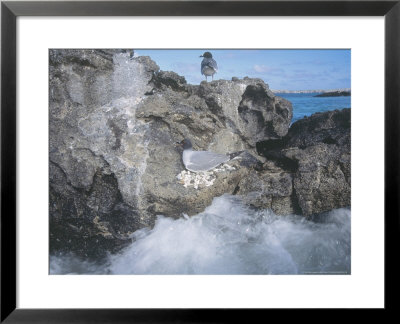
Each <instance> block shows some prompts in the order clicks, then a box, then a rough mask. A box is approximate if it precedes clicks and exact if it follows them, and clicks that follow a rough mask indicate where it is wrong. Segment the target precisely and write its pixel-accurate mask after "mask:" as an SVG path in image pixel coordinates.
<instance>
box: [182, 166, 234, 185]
mask: <svg viewBox="0 0 400 324" xmlns="http://www.w3.org/2000/svg"><path fill="white" fill-rule="evenodd" d="M232 170H236V169H235V168H234V167H232V166H230V165H228V164H222V165H221V166H220V167H218V168H215V169H213V170H211V171H204V172H191V171H187V170H183V171H182V172H181V173H179V174H178V175H177V176H176V177H177V179H178V180H180V181H179V182H180V183H182V184H183V186H184V187H185V188H188V187H193V188H194V189H199V187H200V186H201V187H210V186H212V185H213V184H214V181H215V179H216V178H217V177H216V175H215V174H216V173H218V172H224V171H232Z"/></svg>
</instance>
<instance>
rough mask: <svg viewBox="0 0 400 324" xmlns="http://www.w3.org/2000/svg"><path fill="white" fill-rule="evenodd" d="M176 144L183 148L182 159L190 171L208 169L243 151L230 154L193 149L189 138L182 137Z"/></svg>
mask: <svg viewBox="0 0 400 324" xmlns="http://www.w3.org/2000/svg"><path fill="white" fill-rule="evenodd" d="M176 144H177V145H179V146H181V147H182V148H183V154H182V161H183V164H184V165H185V168H186V170H189V171H192V172H205V171H209V170H211V169H214V168H216V167H217V166H219V165H220V164H222V163H225V162H228V161H230V160H232V159H233V158H235V157H237V156H238V155H240V154H241V153H243V151H239V152H235V153H231V154H219V153H214V152H210V151H193V147H192V142H190V140H189V139H184V140H183V141H181V142H178V143H176Z"/></svg>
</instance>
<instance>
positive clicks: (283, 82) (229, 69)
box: [135, 49, 351, 90]
mask: <svg viewBox="0 0 400 324" xmlns="http://www.w3.org/2000/svg"><path fill="white" fill-rule="evenodd" d="M206 51H209V52H211V53H212V55H213V58H214V59H215V60H216V61H217V64H218V73H217V74H215V75H214V80H218V79H224V80H231V79H232V77H238V78H243V77H245V76H248V77H252V78H261V79H263V80H264V81H265V82H266V83H267V84H269V87H270V89H272V90H316V89H322V90H328V89H342V88H350V87H351V78H350V73H351V67H350V63H351V51H350V50H339V49H338V50H323V49H322V50H258V49H257V50H248V49H246V50H231V49H223V50H213V49H196V50H146V49H137V50H135V53H136V55H140V56H142V55H143V56H150V57H151V58H152V59H153V60H154V61H155V62H156V63H157V64H158V66H159V67H160V69H161V70H164V71H174V72H176V73H178V74H179V75H183V76H184V77H185V78H186V81H187V82H188V83H191V84H199V83H200V82H201V81H203V80H205V77H204V76H203V75H201V72H200V63H201V60H202V57H199V56H200V55H202V54H203V53H204V52H206ZM210 79H211V78H210V77H209V80H210Z"/></svg>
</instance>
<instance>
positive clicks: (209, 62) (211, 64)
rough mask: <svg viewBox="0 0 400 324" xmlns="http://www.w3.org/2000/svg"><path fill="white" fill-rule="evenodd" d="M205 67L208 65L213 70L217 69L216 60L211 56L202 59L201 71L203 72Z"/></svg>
mask: <svg viewBox="0 0 400 324" xmlns="http://www.w3.org/2000/svg"><path fill="white" fill-rule="evenodd" d="M206 67H210V68H212V69H214V71H215V72H217V71H218V65H217V62H216V61H215V60H214V59H212V58H205V59H203V61H202V62H201V73H203V69H204V68H206Z"/></svg>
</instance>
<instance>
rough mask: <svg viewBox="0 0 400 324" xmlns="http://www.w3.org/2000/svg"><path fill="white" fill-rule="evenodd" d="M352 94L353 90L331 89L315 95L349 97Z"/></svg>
mask: <svg viewBox="0 0 400 324" xmlns="http://www.w3.org/2000/svg"><path fill="white" fill-rule="evenodd" d="M349 96H351V91H331V92H325V93H321V94H318V95H316V96H314V97H349Z"/></svg>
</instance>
